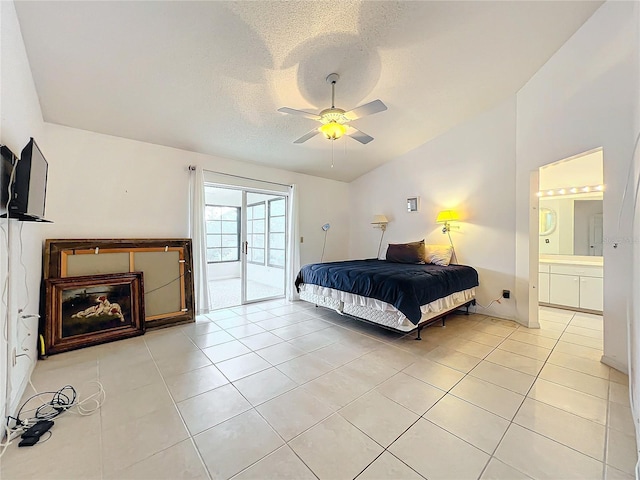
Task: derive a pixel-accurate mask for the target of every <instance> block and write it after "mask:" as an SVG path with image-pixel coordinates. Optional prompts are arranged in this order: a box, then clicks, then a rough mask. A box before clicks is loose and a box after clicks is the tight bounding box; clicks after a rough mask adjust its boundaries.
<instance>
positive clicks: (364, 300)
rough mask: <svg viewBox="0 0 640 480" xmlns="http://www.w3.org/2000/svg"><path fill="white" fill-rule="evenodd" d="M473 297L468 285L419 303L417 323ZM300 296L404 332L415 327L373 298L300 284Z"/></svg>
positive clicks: (451, 308)
mask: <svg viewBox="0 0 640 480" xmlns="http://www.w3.org/2000/svg"><path fill="white" fill-rule="evenodd" d="M475 296H476V289H475V288H470V289H468V290H462V291H461V292H455V293H452V294H451V295H448V296H446V297H443V298H439V299H437V300H434V301H433V302H431V303H428V304H426V305H421V306H420V311H421V312H422V317H421V318H420V322H419V323H422V322H424V321H427V320H429V319H431V318H434V317H437V316H438V315H440V314H442V313H443V312H447V311H450V310H454V309H455V308H457V307H460V306H462V305H464V304H465V303H467V302H470V301H471V300H473V299H474V298H475ZM300 299H301V300H304V301H307V302H310V303H314V304H316V305H319V306H322V307H327V308H331V309H333V310H336V311H337V312H338V313H340V314H342V313H345V314H348V315H352V316H354V317H359V318H363V319H365V320H369V321H370V322H374V323H379V324H381V325H384V326H386V327H389V328H393V329H396V330H400V331H403V332H409V331H411V330H413V329H415V328H416V325H414V324H413V323H412V322H411V321H409V320H408V319H407V317H405V316H404V314H403V313H402V312H400V311H399V310H398V309H397V308H396V307H394V306H393V305H390V304H388V303H386V302H383V301H380V300H376V299H374V298H369V297H363V296H361V295H355V294H353V293H348V292H343V291H342V290H335V289H333V288H327V287H321V286H319V285H312V284H307V283H303V284H302V285H300Z"/></svg>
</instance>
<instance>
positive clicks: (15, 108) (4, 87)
mask: <svg viewBox="0 0 640 480" xmlns="http://www.w3.org/2000/svg"><path fill="white" fill-rule="evenodd" d="M0 17H1V33H0V44H1V45H0V57H1V58H2V62H1V65H0V68H1V71H0V99H1V103H0V122H1V123H0V143H3V144H5V145H7V146H8V147H9V148H10V149H11V150H12V151H13V152H14V153H15V154H16V155H20V152H21V150H22V148H23V147H24V146H25V145H26V144H27V142H28V141H29V137H35V138H36V139H37V140H39V138H40V136H41V132H42V126H43V122H42V114H41V111H40V103H39V101H38V95H37V94H36V90H35V86H34V83H33V78H32V76H31V69H30V67H29V62H28V60H27V55H26V52H25V48H24V44H23V42H22V35H21V33H20V26H19V24H18V20H17V17H16V12H15V8H14V4H13V2H0ZM0 226H1V228H2V230H3V232H2V234H1V238H0V245H1V247H0V291H2V292H5V289H6V292H5V293H4V295H3V300H2V302H0V305H1V308H0V328H1V329H2V331H4V329H5V322H6V321H8V323H9V325H8V331H9V336H8V338H7V340H5V339H4V337H0V413H1V414H2V416H3V417H4V416H6V415H7V414H8V413H9V411H11V412H15V408H16V406H17V403H18V402H19V400H20V396H21V394H22V391H23V390H24V387H25V382H26V379H27V378H28V376H29V374H30V372H31V369H32V368H33V365H34V364H35V356H36V336H37V331H38V322H37V319H35V318H28V319H21V318H20V317H21V315H23V314H27V315H31V314H37V313H38V303H39V291H40V277H41V264H42V246H41V238H42V236H43V235H46V233H45V232H46V229H47V226H46V225H41V224H35V223H22V224H20V223H18V222H17V221H15V220H10V221H7V220H6V219H2V220H0ZM7 234H8V237H10V238H9V240H7ZM7 242H8V243H7ZM21 244H22V248H21ZM7 247H8V248H7ZM22 265H24V267H23V266H22ZM7 267H9V269H10V270H8V269H7ZM8 271H9V272H10V275H9V276H8V277H7V272H8ZM4 299H6V300H4ZM5 303H6V305H5ZM19 309H22V310H23V313H22V314H18V310H19ZM29 335H30V336H29ZM22 346H24V347H25V348H27V349H28V351H26V352H25V351H23V349H22ZM14 348H15V349H16V353H17V354H26V355H30V357H31V359H30V357H27V356H22V357H19V358H18V359H17V364H16V365H15V366H13V365H11V363H9V365H8V362H7V352H11V351H12V350H13V349H14ZM7 375H8V376H9V381H10V391H9V392H7V391H5V386H6V385H7ZM7 393H8V394H9V395H8V397H9V398H7ZM0 436H1V435H0Z"/></svg>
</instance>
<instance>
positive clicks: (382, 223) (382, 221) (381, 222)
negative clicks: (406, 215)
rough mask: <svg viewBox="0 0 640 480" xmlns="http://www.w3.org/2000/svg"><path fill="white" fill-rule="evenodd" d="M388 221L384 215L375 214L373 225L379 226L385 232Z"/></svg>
mask: <svg viewBox="0 0 640 480" xmlns="http://www.w3.org/2000/svg"><path fill="white" fill-rule="evenodd" d="M387 223H389V220H387V217H385V216H384V215H374V216H373V222H371V225H374V227H373V228H379V229H381V230H382V231H383V232H384V231H385V230H386V229H387Z"/></svg>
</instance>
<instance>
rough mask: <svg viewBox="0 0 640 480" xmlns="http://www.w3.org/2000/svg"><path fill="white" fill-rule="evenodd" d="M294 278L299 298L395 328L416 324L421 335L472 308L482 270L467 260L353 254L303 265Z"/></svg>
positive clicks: (406, 329)
mask: <svg viewBox="0 0 640 480" xmlns="http://www.w3.org/2000/svg"><path fill="white" fill-rule="evenodd" d="M295 284H296V288H297V289H298V292H299V294H300V298H301V300H304V301H307V302H311V303H314V304H315V305H317V306H322V307H327V308H331V309H333V310H335V311H337V312H338V313H340V314H342V315H347V316H349V317H353V318H357V319H359V320H364V321H367V322H370V323H375V324H378V325H380V326H382V327H385V328H388V329H391V330H396V331H399V332H405V333H406V332H410V331H413V330H417V334H418V337H417V338H418V339H419V338H420V331H421V330H422V328H423V327H425V326H427V325H429V324H431V323H433V322H436V321H439V320H443V319H444V317H445V316H446V315H447V314H448V313H451V312H453V311H454V310H457V309H459V308H461V307H467V310H468V307H469V305H471V304H472V303H473V302H474V301H475V288H476V287H477V286H478V272H477V271H476V270H475V269H473V268H472V267H469V266H466V265H447V266H441V265H433V264H405V263H394V262H389V261H386V260H378V259H369V260H350V261H344V262H329V263H315V264H310V265H305V266H304V267H302V269H301V270H300V273H299V274H298V276H297V278H296V282H295ZM443 322H444V320H443ZM443 324H444V323H443Z"/></svg>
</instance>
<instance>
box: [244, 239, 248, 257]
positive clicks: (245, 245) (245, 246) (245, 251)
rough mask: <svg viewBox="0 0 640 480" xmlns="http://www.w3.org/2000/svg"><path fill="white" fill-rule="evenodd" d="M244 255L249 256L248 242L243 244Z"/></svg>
mask: <svg viewBox="0 0 640 480" xmlns="http://www.w3.org/2000/svg"><path fill="white" fill-rule="evenodd" d="M243 247H244V254H245V255H249V242H244V245H243Z"/></svg>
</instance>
